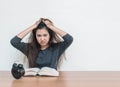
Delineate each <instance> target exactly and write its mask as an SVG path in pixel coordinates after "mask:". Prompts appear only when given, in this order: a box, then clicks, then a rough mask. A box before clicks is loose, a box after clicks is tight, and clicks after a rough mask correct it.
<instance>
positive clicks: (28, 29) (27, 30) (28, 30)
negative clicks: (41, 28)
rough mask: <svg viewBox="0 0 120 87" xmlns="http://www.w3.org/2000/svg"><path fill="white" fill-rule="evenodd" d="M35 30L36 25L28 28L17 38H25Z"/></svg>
mask: <svg viewBox="0 0 120 87" xmlns="http://www.w3.org/2000/svg"><path fill="white" fill-rule="evenodd" d="M34 28H35V25H34V24H33V25H32V26H30V27H28V28H27V29H25V30H23V31H22V32H20V33H19V34H18V35H17V36H18V37H19V38H21V39H22V38H24V37H25V36H26V35H27V34H28V33H30V32H31V31H32V30H33V29H34Z"/></svg>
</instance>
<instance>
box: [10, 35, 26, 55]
mask: <svg viewBox="0 0 120 87" xmlns="http://www.w3.org/2000/svg"><path fill="white" fill-rule="evenodd" d="M21 40H22V39H21V38H19V37H17V36H15V37H13V38H12V39H11V41H10V43H11V45H12V46H13V47H15V48H16V49H18V50H19V51H21V52H22V53H24V54H25V55H26V56H27V43H24V42H21Z"/></svg>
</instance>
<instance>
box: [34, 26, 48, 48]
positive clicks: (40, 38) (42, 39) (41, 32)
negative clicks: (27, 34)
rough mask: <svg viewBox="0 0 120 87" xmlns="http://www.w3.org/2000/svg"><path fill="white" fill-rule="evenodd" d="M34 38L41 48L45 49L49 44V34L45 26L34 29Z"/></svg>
mask: <svg viewBox="0 0 120 87" xmlns="http://www.w3.org/2000/svg"><path fill="white" fill-rule="evenodd" d="M36 39H37V42H38V43H39V44H40V46H41V49H46V48H47V47H48V46H49V44H48V42H49V40H50V35H49V33H48V31H47V30H46V28H42V29H38V30H37V31H36Z"/></svg>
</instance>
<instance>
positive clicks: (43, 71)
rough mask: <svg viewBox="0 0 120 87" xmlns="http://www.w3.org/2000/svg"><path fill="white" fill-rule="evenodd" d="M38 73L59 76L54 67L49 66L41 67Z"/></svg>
mask: <svg viewBox="0 0 120 87" xmlns="http://www.w3.org/2000/svg"><path fill="white" fill-rule="evenodd" d="M38 74H39V75H43V76H59V72H58V71H57V70H56V69H54V68H50V67H43V68H41V70H39V72H38Z"/></svg>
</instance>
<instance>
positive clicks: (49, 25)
mask: <svg viewBox="0 0 120 87" xmlns="http://www.w3.org/2000/svg"><path fill="white" fill-rule="evenodd" d="M42 21H43V22H44V23H45V24H46V25H47V27H49V28H50V29H51V30H52V31H54V32H55V33H57V34H59V35H60V36H61V37H63V36H65V35H66V34H67V33H66V32H65V31H63V30H61V29H59V28H57V27H56V26H54V25H53V23H52V22H50V21H49V19H48V20H42Z"/></svg>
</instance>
